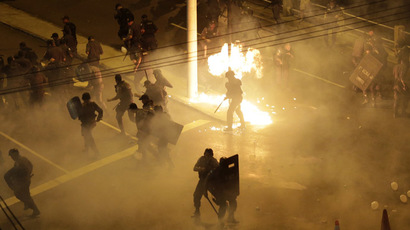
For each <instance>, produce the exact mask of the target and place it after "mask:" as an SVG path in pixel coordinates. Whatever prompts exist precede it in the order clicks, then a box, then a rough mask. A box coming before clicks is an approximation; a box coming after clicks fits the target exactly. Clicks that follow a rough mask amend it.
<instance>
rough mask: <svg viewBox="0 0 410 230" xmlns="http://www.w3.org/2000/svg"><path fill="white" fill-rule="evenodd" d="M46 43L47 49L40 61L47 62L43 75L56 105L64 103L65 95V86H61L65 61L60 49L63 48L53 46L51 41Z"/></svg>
mask: <svg viewBox="0 0 410 230" xmlns="http://www.w3.org/2000/svg"><path fill="white" fill-rule="evenodd" d="M47 43H48V48H47V51H46V53H45V54H44V56H43V59H42V61H48V64H47V66H46V67H45V70H46V71H45V74H46V76H47V78H48V83H49V86H50V89H51V91H52V92H51V93H52V94H53V95H54V96H53V97H54V98H55V99H56V100H57V101H58V103H60V102H61V103H62V102H65V101H66V98H65V94H66V93H67V92H66V89H67V86H66V85H64V84H62V82H63V81H65V79H64V71H63V68H62V67H63V66H64V64H65V63H64V62H65V61H66V60H67V59H66V55H65V53H64V51H63V49H62V48H61V47H63V46H55V43H54V42H53V41H51V40H49V41H47Z"/></svg>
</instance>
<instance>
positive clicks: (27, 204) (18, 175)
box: [4, 149, 40, 217]
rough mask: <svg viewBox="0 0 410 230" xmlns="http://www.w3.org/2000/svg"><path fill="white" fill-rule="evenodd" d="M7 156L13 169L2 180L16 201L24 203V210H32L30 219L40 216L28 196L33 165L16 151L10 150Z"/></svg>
mask: <svg viewBox="0 0 410 230" xmlns="http://www.w3.org/2000/svg"><path fill="white" fill-rule="evenodd" d="M9 155H10V157H11V159H13V160H14V162H15V163H14V167H13V168H11V169H10V170H9V171H7V172H6V174H5V175H4V180H5V181H6V183H7V185H8V186H9V188H10V189H11V190H13V192H14V195H15V196H16V198H17V199H19V200H20V201H21V202H23V203H24V210H26V209H32V210H33V213H32V214H31V216H32V217H36V216H38V215H40V210H39V209H38V208H37V205H36V204H35V203H34V200H33V198H32V197H31V195H30V184H31V177H32V176H33V174H32V172H33V164H32V163H31V162H30V161H29V160H28V159H27V158H26V157H23V156H21V155H20V153H19V151H18V150H17V149H10V151H9Z"/></svg>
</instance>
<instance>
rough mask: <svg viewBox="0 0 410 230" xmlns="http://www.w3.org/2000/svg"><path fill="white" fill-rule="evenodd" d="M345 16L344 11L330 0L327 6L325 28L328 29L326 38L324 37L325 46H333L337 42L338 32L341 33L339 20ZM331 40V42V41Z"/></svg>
mask: <svg viewBox="0 0 410 230" xmlns="http://www.w3.org/2000/svg"><path fill="white" fill-rule="evenodd" d="M342 16H343V13H342V10H341V9H340V7H339V5H337V4H336V2H335V1H334V0H330V2H329V3H328V4H327V8H326V12H325V15H324V23H325V28H326V29H327V33H326V36H324V37H323V38H324V40H325V44H326V45H327V46H333V45H334V44H335V42H336V36H337V32H338V31H339V25H338V24H337V22H338V20H339V19H341V18H342ZM329 40H330V41H329Z"/></svg>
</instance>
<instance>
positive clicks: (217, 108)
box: [214, 97, 227, 113]
mask: <svg viewBox="0 0 410 230" xmlns="http://www.w3.org/2000/svg"><path fill="white" fill-rule="evenodd" d="M226 99H227V98H226V97H225V98H224V100H223V101H222V102H221V103H220V104H219V105H218V107H217V108H216V109H215V112H214V113H216V111H218V109H219V107H221V105H222V103H224V101H225V100H226Z"/></svg>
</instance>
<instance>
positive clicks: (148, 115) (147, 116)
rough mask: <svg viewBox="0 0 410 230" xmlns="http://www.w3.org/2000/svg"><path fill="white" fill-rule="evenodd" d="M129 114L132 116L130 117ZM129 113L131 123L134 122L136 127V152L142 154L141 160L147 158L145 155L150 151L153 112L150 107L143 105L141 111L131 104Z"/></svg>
mask: <svg viewBox="0 0 410 230" xmlns="http://www.w3.org/2000/svg"><path fill="white" fill-rule="evenodd" d="M140 100H142V99H140ZM145 103H146V102H145ZM145 103H144V105H145ZM130 113H131V114H133V115H132V117H131V115H130ZM130 113H129V116H130V119H131V120H132V121H135V124H136V125H137V129H138V132H137V138H138V152H140V153H141V154H142V157H143V159H145V158H146V157H147V153H148V152H149V151H150V150H151V149H150V143H151V142H150V134H151V121H152V118H153V116H154V112H153V110H152V107H151V106H146V105H145V106H143V108H142V109H139V108H138V107H137V105H136V104H135V103H132V104H131V105H130ZM152 152H153V151H152Z"/></svg>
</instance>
